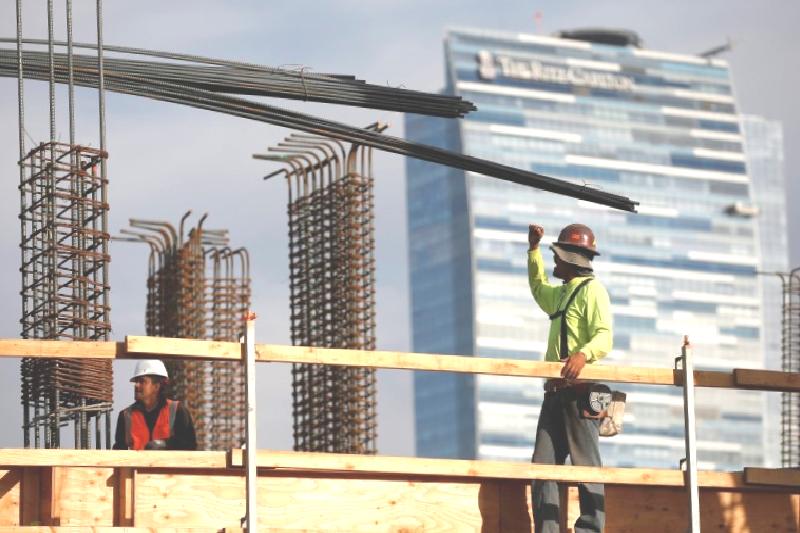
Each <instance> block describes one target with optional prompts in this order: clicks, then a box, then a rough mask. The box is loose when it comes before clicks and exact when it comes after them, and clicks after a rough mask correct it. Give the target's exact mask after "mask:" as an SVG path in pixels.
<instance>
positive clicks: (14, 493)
mask: <svg viewBox="0 0 800 533" xmlns="http://www.w3.org/2000/svg"><path fill="white" fill-rule="evenodd" d="M21 487H22V471H21V469H18V468H17V469H13V470H0V524H5V525H9V526H18V525H20V502H21V501H22V491H21Z"/></svg>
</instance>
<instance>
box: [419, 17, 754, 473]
mask: <svg viewBox="0 0 800 533" xmlns="http://www.w3.org/2000/svg"><path fill="white" fill-rule="evenodd" d="M579 37H580V39H576V38H559V37H543V36H534V35H522V34H510V33H498V32H487V31H477V30H451V31H449V32H448V33H447V36H446V39H445V58H446V61H445V63H446V69H447V73H446V74H447V84H446V87H445V92H447V93H449V94H456V95H459V96H463V97H464V98H466V99H468V100H470V101H472V102H474V103H475V104H476V105H477V106H478V110H477V111H475V112H473V113H471V114H469V115H468V116H467V117H466V118H465V119H463V120H460V121H458V122H455V121H450V122H448V121H444V120H440V119H434V118H428V117H419V116H412V115H409V116H407V118H406V135H407V137H408V138H410V139H412V140H419V141H423V142H426V143H429V144H438V145H440V146H443V147H446V148H449V149H461V150H462V151H463V152H464V153H466V154H470V155H473V156H477V157H482V158H486V159H492V160H495V161H498V162H501V163H504V164H507V165H511V166H514V167H518V168H524V169H530V170H533V171H535V172H540V173H542V174H545V175H549V176H553V177H557V178H561V179H565V180H570V181H573V182H577V183H585V184H586V185H587V186H589V187H595V188H600V189H604V190H607V191H610V192H615V193H619V194H624V195H626V196H629V197H631V198H632V199H634V200H637V201H639V202H641V205H640V206H639V212H638V213H626V212H619V211H615V210H613V209H609V208H605V207H600V206H597V205H594V204H590V203H587V202H584V201H579V200H575V199H572V198H567V197H563V196H558V195H554V194H551V193H545V192H541V191H537V190H534V189H530V188H525V187H522V186H518V185H515V184H509V183H504V182H500V181H497V180H493V179H491V178H486V177H484V176H479V175H473V174H469V173H466V174H465V173H463V172H459V171H454V170H450V169H444V168H437V167H436V166H435V165H431V164H428V163H424V162H419V161H415V160H408V162H407V169H406V170H407V206H408V207H407V209H408V237H409V263H410V265H409V266H410V278H411V279H410V286H411V298H410V301H411V314H412V316H411V323H412V328H413V341H412V342H413V349H414V350H415V351H417V352H428V353H452V354H462V355H476V356H482V357H501V358H524V359H533V360H540V359H543V354H544V352H545V350H546V344H545V343H546V339H547V332H548V328H549V321H548V319H547V315H546V314H544V313H543V312H542V311H540V310H539V309H538V308H537V307H536V304H535V302H534V301H533V298H532V297H531V294H530V291H529V289H528V287H527V274H526V259H527V257H526V250H527V227H528V224H530V223H537V224H540V225H542V226H543V227H544V228H545V238H544V246H545V247H544V248H543V250H545V251H547V244H549V242H550V241H552V240H553V239H555V237H556V236H557V235H558V231H559V230H560V228H562V227H563V226H565V225H567V224H570V223H573V222H579V223H585V224H588V225H589V226H591V227H592V228H593V229H594V231H595V233H596V235H597V242H598V249H599V250H600V252H601V254H602V255H601V256H600V257H598V258H597V259H596V260H595V271H596V274H597V275H598V277H599V278H600V279H601V280H602V281H603V283H604V284H605V285H606V287H607V288H608V290H609V293H610V296H611V301H612V306H613V312H614V328H615V329H614V350H613V352H612V353H611V354H609V355H608V356H607V358H606V359H605V360H604V361H603V363H604V364H618V365H627V366H655V367H670V366H672V365H673V361H674V358H675V356H676V355H679V353H680V345H681V341H682V338H683V335H688V336H689V339H690V341H691V342H692V344H693V346H694V354H695V364H696V366H697V367H699V368H703V369H720V370H722V369H724V370H729V369H731V368H734V367H744V368H760V367H762V366H763V357H762V348H761V343H762V340H763V338H762V332H761V324H762V308H761V289H760V285H759V279H758V278H757V276H756V272H757V270H758V267H759V236H758V233H757V224H756V219H755V217H753V216H752V211H753V209H752V208H753V206H752V203H753V199H752V195H751V191H750V179H749V177H748V174H747V170H746V159H745V152H744V143H743V136H742V131H741V128H740V116H739V115H738V113H737V110H736V104H735V99H734V95H733V88H732V82H731V78H730V73H729V70H728V66H727V64H726V63H725V62H724V61H721V60H718V59H710V60H707V59H704V58H700V57H695V56H687V55H678V54H671V53H665V52H658V51H652V50H646V49H643V48H641V47H639V46H638V45H637V44H638V43H636V40H635V39H633V38H632V36H631V35H627V36H625V35H612V37H614V39H612V40H611V41H609V40H608V39H602V38H601V39H598V38H597V36H592V35H588V34H587V35H580V36H579ZM601 37H602V36H601ZM606 37H607V36H606ZM587 39H588V40H587ZM620 39H622V40H624V41H625V42H618V41H620ZM600 41H602V42H600ZM610 42H612V43H613V44H609V43H610ZM544 255H545V260H546V261H548V262H549V266H548V270H547V271H548V273H549V272H552V257H551V256H550V254H549V253H545V254H544ZM551 282H557V280H554V279H551ZM619 388H620V389H621V390H624V391H625V392H627V393H628V411H629V412H628V415H627V417H626V427H625V431H624V433H623V434H621V435H618V436H616V437H613V438H610V439H602V442H601V448H602V450H601V451H602V453H603V458H604V461H605V463H606V464H608V465H611V466H615V465H616V466H653V467H677V465H678V463H679V461H680V459H681V458H682V457H684V455H685V454H684V440H683V407H682V398H681V391H680V390H679V389H677V388H673V387H659V386H632V385H623V386H620V387H619ZM542 396H543V392H542V382H541V380H539V379H525V378H505V377H495V376H455V375H449V374H426V373H418V375H417V376H416V377H415V402H416V403H415V411H416V432H417V433H416V435H417V436H416V439H417V455H419V456H424V457H459V458H481V459H504V460H525V461H526V460H529V459H530V456H531V452H532V449H533V439H534V436H535V429H536V423H537V418H538V413H539V407H540V405H541V401H542ZM697 401H698V407H697V434H698V439H699V442H698V458H699V466H700V468H741V467H742V465H758V464H761V463H762V453H763V452H762V448H763V446H762V442H761V441H760V440H759V439H753V437H752V436H753V435H761V434H762V429H763V417H764V414H765V410H764V399H763V396H762V395H761V393H754V392H742V391H725V390H721V389H720V390H715V389H698V391H697Z"/></svg>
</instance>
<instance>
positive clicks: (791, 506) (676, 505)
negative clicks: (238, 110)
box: [0, 336, 800, 531]
mask: <svg viewBox="0 0 800 533" xmlns="http://www.w3.org/2000/svg"><path fill="white" fill-rule="evenodd" d="M244 347H245V345H244V344H240V343H235V342H213V341H196V340H187V339H171V338H161V337H141V336H129V337H127V338H126V340H125V342H69V341H39V340H18V339H0V357H31V358H38V357H45V358H49V357H59V358H77V359H84V358H88V359H140V358H151V357H159V358H194V359H204V360H215V359H221V360H243V354H244V352H245V348H244ZM254 350H255V359H256V361H258V362H273V363H276V362H277V363H308V364H331V365H340V366H353V367H373V368H385V369H405V370H425V371H445V372H461V373H475V374H488V375H498V376H524V377H540V378H548V377H558V376H559V375H560V371H561V365H560V364H559V363H548V362H537V361H528V360H512V359H493V358H491V359H490V358H481V357H462V356H452V355H435V354H414V353H404V352H389V351H375V352H369V353H365V352H362V351H355V350H342V349H326V348H308V347H296V346H281V345H268V344H256V345H255V347H254ZM692 375H693V376H694V384H695V386H696V387H723V388H733V389H748V390H768V391H776V390H781V391H792V392H800V374H794V373H784V372H776V371H768V370H756V369H732V370H730V371H706V370H696V371H694V372H693V374H692ZM582 377H583V378H586V379H593V380H602V381H606V382H619V383H637V384H652V385H672V386H682V385H683V371H682V370H675V369H664V368H643V367H642V368H634V367H621V366H611V365H596V366H591V367H586V368H585V369H584V371H583V373H582ZM243 455H244V453H243V451H242V450H231V451H229V452H156V451H143V452H137V451H88V450H19V449H5V450H1V451H0V476H2V477H0V484H3V483H4V482H5V484H4V485H3V486H5V487H8V490H6V492H5V493H0V523H3V524H9V525H13V526H22V525H26V526H31V525H50V526H58V525H81V526H120V527H121V526H126V527H131V526H136V527H137V528H138V527H145V528H163V527H169V528H172V529H173V530H174V529H175V528H178V529H183V528H192V530H195V531H200V530H203V528H206V529H208V528H209V527H210V530H214V531H219V530H222V529H227V530H235V529H236V528H240V527H242V524H241V523H240V522H239V519H240V518H241V517H242V516H244V514H245V513H244V508H245V497H246V495H247V494H246V493H247V492H248V491H247V490H246V489H245V483H244V469H243V466H245V465H246V462H247V461H246V460H244V459H243ZM255 464H256V466H257V468H258V485H257V486H258V490H257V493H258V495H259V499H258V502H257V506H258V520H259V522H258V523H259V525H260V526H262V527H263V528H276V529H292V530H297V529H301V530H318V529H329V530H339V531H342V530H365V531H368V530H382V531H385V530H387V529H388V530H397V529H406V530H409V531H426V530H437V528H438V530H448V529H467V530H474V529H482V530H483V531H520V530H522V531H525V530H530V529H531V527H532V526H531V524H532V522H531V519H530V508H529V498H528V495H527V493H526V490H528V489H527V487H528V483H529V480H531V479H547V480H555V481H561V482H564V483H565V484H574V483H578V482H592V481H602V482H604V483H605V484H606V485H607V494H606V498H607V513H608V522H607V530H608V531H641V530H648V531H661V530H663V531H669V530H682V529H685V527H686V524H687V521H688V506H687V502H686V498H685V492H686V485H687V476H686V473H685V472H684V471H682V470H680V469H677V468H676V469H658V468H607V467H578V466H570V465H539V464H526V463H519V462H506V461H482V460H476V461H467V460H452V459H425V458H407V457H385V456H359V455H350V454H332V453H305V452H283V451H264V450H262V451H258V452H257V454H256V455H255ZM697 484H698V486H699V487H700V501H701V504H700V505H701V508H702V509H703V516H702V523H703V527H704V528H706V527H713V528H719V529H723V530H730V531H797V530H798V528H800V472H798V471H795V470H789V469H765V468H745V469H744V471H742V472H715V471H701V472H699V473H698V475H697ZM78 487H80V489H81V490H80V491H78V492H83V493H84V494H85V495H87V496H86V498H89V499H90V500H91V502H93V504H90V502H89V501H86V500H85V499H81V498H78V497H77V496H76V494H77V493H76V492H75V489H77V488H78ZM563 490H565V492H568V491H567V490H566V489H563ZM48 504H49V506H48ZM574 507H575V505H568V506H567V513H565V515H566V514H568V513H572V514H574V510H575V509H574ZM563 521H564V523H565V524H566V517H564V519H563ZM370 524H371V525H370ZM653 524H656V526H655V529H653V527H654V526H653ZM642 528H644V529H642ZM671 528H672V529H671ZM25 530H28V529H27V528H26V529H25ZM48 530H49V531H50V530H51V529H48Z"/></svg>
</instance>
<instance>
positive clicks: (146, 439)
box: [114, 359, 197, 450]
mask: <svg viewBox="0 0 800 533" xmlns="http://www.w3.org/2000/svg"><path fill="white" fill-rule="evenodd" d="M131 382H132V383H133V384H134V388H133V390H134V398H135V400H136V401H135V402H134V403H132V404H131V405H130V406H128V407H127V408H125V409H123V410H122V411H121V412H120V414H119V418H117V432H116V438H115V440H114V449H115V450H196V449H197V438H196V436H195V432H194V424H193V423H192V417H191V415H190V414H189V411H187V410H186V408H185V407H184V406H183V405H182V404H181V403H180V402H178V401H176V400H170V399H169V398H167V385H168V384H169V375H168V374H167V368H166V367H165V366H164V363H162V362H161V361H158V360H156V359H150V360H142V361H139V362H138V363H137V364H136V371H135V372H134V374H133V377H132V378H131Z"/></svg>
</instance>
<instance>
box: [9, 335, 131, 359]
mask: <svg viewBox="0 0 800 533" xmlns="http://www.w3.org/2000/svg"><path fill="white" fill-rule="evenodd" d="M126 354H127V350H126V349H125V343H124V342H106V341H49V340H32V339H0V357H32V358H54V357H59V358H65V359H69V358H73V357H74V358H76V359H119V358H124V357H125V356H126Z"/></svg>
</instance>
